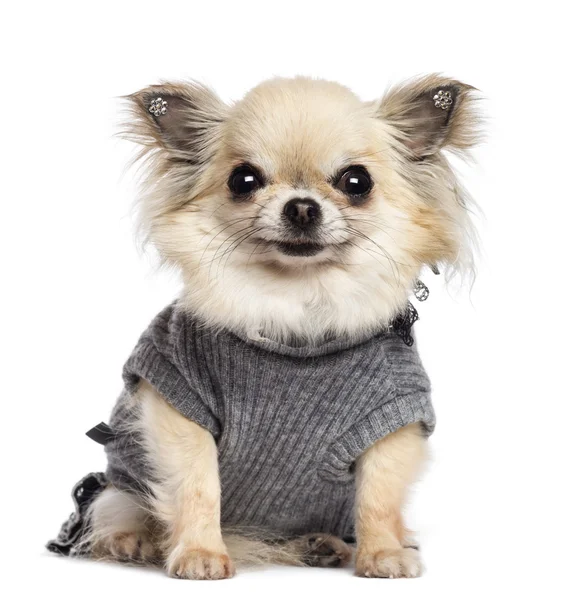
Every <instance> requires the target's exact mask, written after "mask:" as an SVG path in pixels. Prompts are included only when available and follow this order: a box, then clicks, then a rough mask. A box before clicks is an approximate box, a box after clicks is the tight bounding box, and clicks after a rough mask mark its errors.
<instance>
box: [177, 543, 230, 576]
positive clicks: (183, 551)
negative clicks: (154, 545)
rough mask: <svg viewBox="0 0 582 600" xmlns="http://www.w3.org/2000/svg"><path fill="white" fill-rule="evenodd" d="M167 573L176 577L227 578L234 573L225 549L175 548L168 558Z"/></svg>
mask: <svg viewBox="0 0 582 600" xmlns="http://www.w3.org/2000/svg"><path fill="white" fill-rule="evenodd" d="M168 575H170V576H171V577H177V578H178V579H229V578H230V577H232V576H233V575H234V565H233V564H232V561H231V560H230V557H229V556H228V554H227V553H226V551H224V552H216V551H212V550H207V549H205V548H177V549H176V550H174V551H173V552H172V553H171V554H170V557H169V559H168Z"/></svg>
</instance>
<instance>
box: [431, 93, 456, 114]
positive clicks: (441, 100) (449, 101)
mask: <svg viewBox="0 0 582 600" xmlns="http://www.w3.org/2000/svg"><path fill="white" fill-rule="evenodd" d="M432 99H433V100H434V105H435V106H436V107H437V108H442V109H443V110H449V108H451V106H452V105H453V95H452V94H451V92H447V91H445V90H439V91H438V92H437V93H436V94H435V95H434V96H433V97H432Z"/></svg>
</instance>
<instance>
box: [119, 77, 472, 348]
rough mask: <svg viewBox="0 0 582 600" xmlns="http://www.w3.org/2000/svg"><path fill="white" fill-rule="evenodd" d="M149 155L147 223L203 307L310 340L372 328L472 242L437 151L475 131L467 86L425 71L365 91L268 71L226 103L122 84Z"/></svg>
mask: <svg viewBox="0 0 582 600" xmlns="http://www.w3.org/2000/svg"><path fill="white" fill-rule="evenodd" d="M129 100H130V104H131V108H132V119H131V121H130V123H129V128H128V133H129V134H130V137H132V138H133V139H134V140H136V141H138V142H139V143H141V144H142V145H143V146H144V147H145V153H146V154H148V155H149V157H150V159H151V164H150V169H149V171H148V177H147V181H146V186H145V189H144V192H143V194H142V196H141V198H140V202H141V209H142V210H141V213H142V224H143V225H144V228H145V230H146V231H147V234H148V237H149V239H151V240H152V241H153V243H154V244H155V245H156V247H157V248H158V250H159V251H160V253H161V255H162V256H163V257H164V259H166V260H167V261H169V262H171V263H174V264H177V265H179V267H180V269H181V271H182V273H183V276H184V281H185V301H186V303H187V304H188V305H189V306H190V307H191V308H192V309H193V310H195V311H196V312H198V313H199V314H200V315H202V316H203V317H204V318H205V319H206V320H208V321H212V322H213V323H214V324H218V325H225V326H231V327H240V326H243V327H244V328H245V329H246V330H247V331H251V332H253V331H254V332H260V333H261V334H262V335H267V336H275V337H286V336H287V335H295V336H300V337H307V338H315V337H319V336H321V335H324V334H329V333H336V334H337V333H346V332H347V333H353V332H355V331H361V330H362V329H365V328H369V329H373V328H374V327H375V326H377V324H378V322H379V321H387V320H389V319H390V318H392V317H393V316H394V315H395V314H396V313H397V312H398V311H399V310H400V309H401V308H402V307H403V305H404V303H405V302H406V298H407V296H408V294H409V292H410V289H411V287H412V286H413V285H414V282H415V280H416V278H417V277H418V274H419V272H420V270H421V269H422V268H423V266H425V265H445V266H446V265H450V266H452V267H453V268H455V267H458V266H459V265H460V264H461V262H462V261H464V260H466V256H467V253H468V251H469V248H468V244H467V238H468V235H467V234H468V231H469V230H470V223H469V220H468V216H467V210H466V198H464V197H463V195H462V192H461V190H460V187H459V185H458V183H457V181H456V179H455V177H454V174H453V172H452V170H451V169H450V167H449V165H448V162H447V161H446V159H445V157H444V156H443V153H442V152H441V151H442V150H443V149H450V150H454V151H463V150H466V149H468V148H469V147H470V146H471V145H473V144H474V142H475V141H476V128H475V123H476V121H475V115H474V111H473V92H472V88H471V87H469V86H467V85H464V84H462V83H460V82H458V81H452V80H448V79H444V78H441V77H439V76H430V77H425V78H423V79H419V80H416V81H413V82H411V83H408V84H405V85H402V86H400V87H396V88H394V89H392V90H391V91H389V92H388V93H387V94H386V95H385V96H384V97H383V98H382V99H381V100H379V101H376V102H362V101H361V100H359V99H358V98H357V97H356V96H355V95H354V94H353V93H352V92H350V91H349V90H348V89H346V88H345V87H343V86H340V85H338V84H335V83H330V82H326V81H321V80H313V79H307V78H296V79H274V80H271V81H267V82H266V83H263V84H261V85H259V86H258V87H256V88H255V89H253V90H252V91H251V92H249V93H248V94H247V95H246V96H245V97H244V98H243V99H242V100H241V101H239V102H237V103H235V104H234V105H231V106H227V105H226V104H224V103H223V102H222V101H221V100H219V99H218V97H217V96H216V95H215V94H214V93H213V92H212V91H211V90H209V89H208V88H206V87H203V86H201V85H198V84H194V83H179V84H162V85H158V86H152V87H150V88H147V89H145V90H142V91H140V92H138V93H137V94H134V95H132V96H131V97H130V98H129Z"/></svg>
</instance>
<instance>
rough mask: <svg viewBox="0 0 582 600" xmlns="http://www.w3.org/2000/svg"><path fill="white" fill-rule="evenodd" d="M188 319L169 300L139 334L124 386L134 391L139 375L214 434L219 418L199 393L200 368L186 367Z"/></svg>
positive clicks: (219, 428)
mask: <svg viewBox="0 0 582 600" xmlns="http://www.w3.org/2000/svg"><path fill="white" fill-rule="evenodd" d="M187 327H188V321H187V319H186V318H185V317H184V315H183V314H181V313H179V312H178V311H177V310H176V305H175V304H172V305H170V306H169V307H167V308H166V309H165V310H164V311H162V312H161V313H160V314H159V315H158V316H157V317H156V318H155V319H154V320H153V321H152V323H151V324H150V326H149V327H148V329H147V330H146V331H145V332H144V334H143V335H142V336H141V338H140V340H139V342H138V344H137V346H136V347H135V349H134V351H133V352H132V354H131V356H130V357H129V359H128V360H127V362H126V363H125V366H124V368H123V379H124V381H125V385H126V389H127V390H128V391H129V392H130V393H132V392H133V391H135V389H136V387H137V385H138V383H139V381H140V379H144V380H145V381H147V382H148V383H150V384H151V385H152V386H153V387H154V388H155V389H156V390H157V391H158V392H159V393H160V394H161V395H162V396H163V397H164V398H165V399H166V400H167V402H168V403H169V404H171V405H172V406H173V407H174V408H175V409H176V410H177V411H178V412H180V413H181V414H182V415H184V416H185V417H186V418H188V419H190V420H191V421H194V422H196V423H198V424H199V425H200V426H202V427H204V428H205V429H207V430H208V431H210V433H212V435H213V436H214V437H219V435H220V432H221V426H220V421H219V419H218V417H217V416H216V415H215V414H214V412H213V410H212V409H211V407H210V406H209V403H208V402H205V401H204V400H203V396H202V394H201V393H200V390H201V388H202V387H203V386H202V382H200V381H198V380H197V379H198V378H199V377H200V374H199V371H196V370H193V369H192V368H189V365H188V364H186V361H185V360H184V356H187V355H188V348H185V347H184V346H185V345H187V343H188V336H187V331H186V330H185V328H187Z"/></svg>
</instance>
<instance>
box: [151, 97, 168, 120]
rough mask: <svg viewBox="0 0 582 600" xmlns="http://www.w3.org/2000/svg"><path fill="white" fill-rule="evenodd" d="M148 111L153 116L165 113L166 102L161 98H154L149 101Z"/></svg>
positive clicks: (166, 108) (166, 109) (166, 110)
mask: <svg viewBox="0 0 582 600" xmlns="http://www.w3.org/2000/svg"><path fill="white" fill-rule="evenodd" d="M149 110H150V112H151V113H152V115H154V117H159V116H160V115H165V114H166V113H167V112H168V103H167V102H166V101H165V100H162V99H161V98H154V99H153V100H152V101H151V102H150V109H149Z"/></svg>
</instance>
